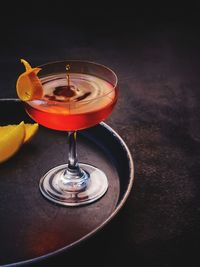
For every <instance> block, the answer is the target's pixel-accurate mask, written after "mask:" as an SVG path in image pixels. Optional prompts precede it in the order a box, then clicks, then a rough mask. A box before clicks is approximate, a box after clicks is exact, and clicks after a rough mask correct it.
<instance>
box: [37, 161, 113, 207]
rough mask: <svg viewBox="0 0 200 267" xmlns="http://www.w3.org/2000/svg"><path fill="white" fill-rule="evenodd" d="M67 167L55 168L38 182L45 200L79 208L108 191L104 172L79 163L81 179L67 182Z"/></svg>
mask: <svg viewBox="0 0 200 267" xmlns="http://www.w3.org/2000/svg"><path fill="white" fill-rule="evenodd" d="M67 167H68V165H67V164H64V165H60V166H57V167H55V168H53V169H51V170H50V171H48V172H47V173H46V174H45V175H44V176H43V177H42V178H41V180H40V184H39V187H40V191H41V193H42V194H43V196H45V197H46V198H47V199H49V200H50V201H53V202H55V203H58V204H61V205H64V206H80V205H84V204H88V203H91V202H93V201H96V200H97V199H99V198H100V197H102V196H103V195H104V194H105V192H106V191H107V189H108V180H107V177H106V175H105V174H104V172H102V171H101V170H99V169H97V168H96V167H94V166H92V165H88V164H83V163H80V164H79V167H80V169H81V177H79V179H77V177H76V179H72V180H70V182H69V179H68V177H67V176H66V169H67Z"/></svg>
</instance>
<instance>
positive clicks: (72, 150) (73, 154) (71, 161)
mask: <svg viewBox="0 0 200 267" xmlns="http://www.w3.org/2000/svg"><path fill="white" fill-rule="evenodd" d="M68 143H69V154H68V169H71V170H75V169H79V166H78V158H77V150H76V132H75V131H73V132H68Z"/></svg>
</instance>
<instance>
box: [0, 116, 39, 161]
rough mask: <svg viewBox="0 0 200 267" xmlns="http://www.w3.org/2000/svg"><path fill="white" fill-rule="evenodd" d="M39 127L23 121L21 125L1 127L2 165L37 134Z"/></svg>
mask: <svg viewBox="0 0 200 267" xmlns="http://www.w3.org/2000/svg"><path fill="white" fill-rule="evenodd" d="M38 127H39V125H38V124H37V123H34V124H29V123H24V122H23V121H22V122H21V123H20V124H17V125H15V124H12V125H6V126H0V163H2V162H4V161H6V160H7V159H9V158H11V157H12V156H13V155H15V153H17V151H18V150H19V149H20V147H21V146H22V145H23V144H25V143H28V142H29V141H30V140H31V139H32V138H33V136H34V135H35V134H36V132H37V130H38Z"/></svg>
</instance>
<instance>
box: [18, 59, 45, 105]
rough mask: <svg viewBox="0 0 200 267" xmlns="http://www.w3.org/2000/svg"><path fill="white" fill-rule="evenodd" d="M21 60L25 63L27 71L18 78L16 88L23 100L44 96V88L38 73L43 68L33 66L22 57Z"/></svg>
mask: <svg viewBox="0 0 200 267" xmlns="http://www.w3.org/2000/svg"><path fill="white" fill-rule="evenodd" d="M21 62H22V63H23V64H24V67H25V72H23V73H22V74H21V75H20V76H19V78H18V79H17V83H16V90H17V95H18V97H19V98H20V99H21V100H22V101H30V100H34V99H40V98H41V97H42V96H43V88H42V83H41V81H40V79H39V78H38V76H37V74H38V72H39V71H40V70H41V68H32V67H31V65H30V64H29V63H28V62H27V61H26V60H24V59H21Z"/></svg>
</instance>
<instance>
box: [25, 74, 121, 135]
mask: <svg viewBox="0 0 200 267" xmlns="http://www.w3.org/2000/svg"><path fill="white" fill-rule="evenodd" d="M41 82H42V86H43V91H44V92H43V97H42V98H41V99H39V100H32V101H28V102H26V103H25V106H26V111H27V112H28V114H29V115H30V117H32V118H33V119H34V120H35V121H36V122H38V123H39V124H41V125H43V126H45V127H48V128H51V129H55V130H64V131H74V130H80V129H84V128H88V127H91V126H93V125H96V124H98V123H99V122H101V121H102V120H104V119H106V118H107V117H108V115H109V114H110V113H111V111H112V109H113V107H114V104H115V103H116V100H117V90H116V88H114V86H113V85H112V84H111V83H109V82H107V81H105V80H103V79H101V78H98V77H96V76H92V75H88V74H81V73H70V81H69V83H68V82H67V79H66V74H65V73H60V74H54V75H49V76H45V77H43V78H41Z"/></svg>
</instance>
